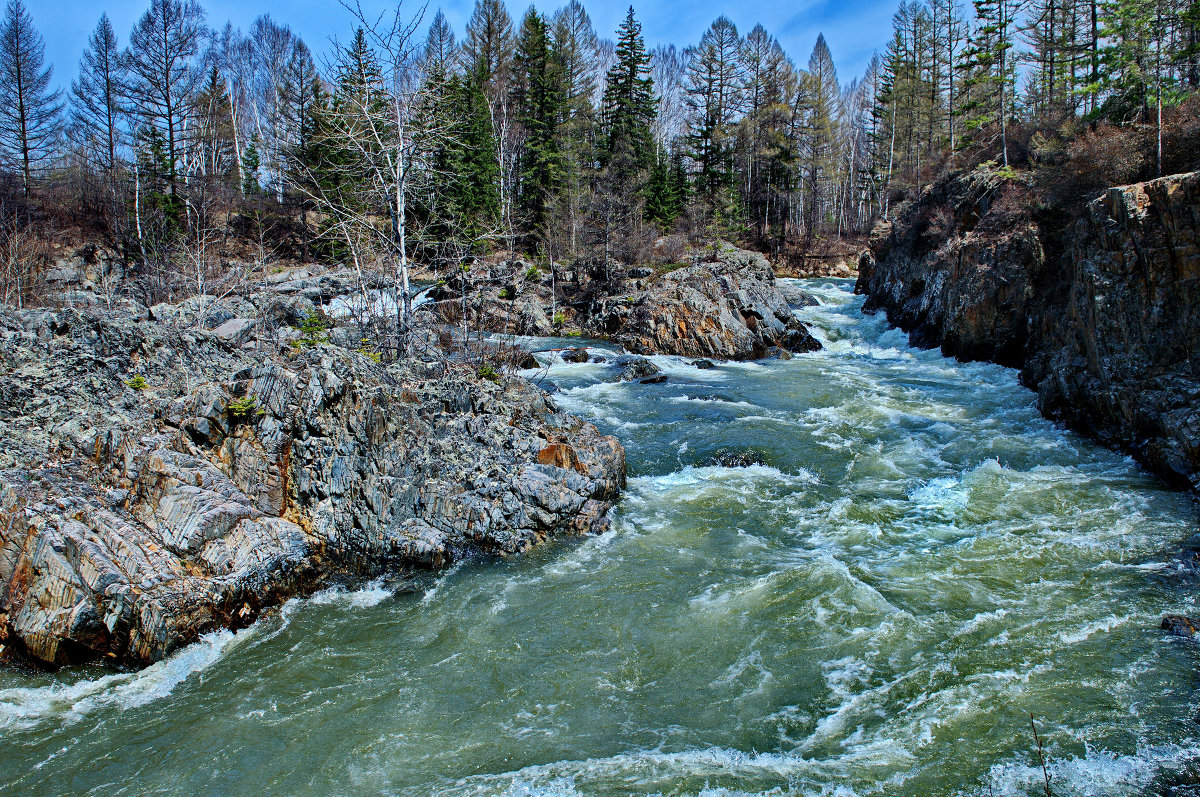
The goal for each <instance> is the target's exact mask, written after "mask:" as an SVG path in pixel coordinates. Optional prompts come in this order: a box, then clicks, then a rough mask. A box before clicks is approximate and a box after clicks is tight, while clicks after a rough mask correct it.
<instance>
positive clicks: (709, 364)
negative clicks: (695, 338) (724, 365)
mask: <svg viewBox="0 0 1200 797" xmlns="http://www.w3.org/2000/svg"><path fill="white" fill-rule="evenodd" d="M692 367H694V368H699V369H700V370H701V371H711V370H713V369H714V368H716V367H717V366H716V364H715V363H714V362H713V361H712V360H693V361H692Z"/></svg>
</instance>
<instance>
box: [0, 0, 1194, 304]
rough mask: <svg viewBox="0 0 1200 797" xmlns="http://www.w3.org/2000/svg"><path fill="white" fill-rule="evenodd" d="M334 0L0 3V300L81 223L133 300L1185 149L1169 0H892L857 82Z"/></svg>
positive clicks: (720, 49) (488, 6)
mask: <svg viewBox="0 0 1200 797" xmlns="http://www.w3.org/2000/svg"><path fill="white" fill-rule="evenodd" d="M389 13H390V12H389ZM353 16H354V14H353V13H352V12H351V11H347V30H352V31H353V34H352V35H351V36H350V38H349V39H347V40H345V41H342V42H340V43H339V44H338V45H337V46H336V47H334V48H326V49H327V50H328V51H327V52H317V51H314V50H313V49H310V47H309V46H308V45H306V44H305V42H303V41H301V40H300V38H299V37H297V36H296V35H295V34H294V33H293V32H292V31H291V30H289V28H288V26H287V24H286V20H276V19H273V18H272V17H270V16H262V17H260V18H259V19H257V20H256V21H255V22H254V24H253V25H252V26H251V27H250V28H249V29H248V30H245V31H242V30H238V29H234V28H233V27H231V26H230V25H229V24H224V25H221V24H220V22H219V21H218V20H213V19H210V18H209V17H208V16H207V15H206V13H205V10H204V8H203V7H202V6H201V5H200V4H199V3H197V2H195V0H153V2H152V3H151V5H150V7H149V8H148V9H147V10H146V11H145V14H144V15H143V16H142V17H141V19H140V20H139V21H138V23H137V24H136V26H135V27H134V28H133V30H131V31H128V32H125V31H117V30H114V28H113V26H112V24H111V23H110V22H109V20H108V18H107V16H104V15H102V16H101V17H100V19H99V20H98V21H97V24H96V28H95V31H94V32H93V33H92V35H91V37H90V39H89V41H88V45H87V49H86V50H85V51H84V52H83V53H81V54H80V60H79V63H78V65H77V66H75V65H68V64H55V65H52V64H49V63H47V62H46V59H45V54H44V49H45V48H44V45H43V41H42V38H41V35H40V33H39V30H38V25H39V24H43V25H44V24H46V23H47V20H46V19H41V20H39V19H36V18H35V17H34V15H33V14H31V12H30V9H29V8H28V7H26V6H25V5H24V3H23V2H21V0H11V2H9V3H8V5H7V7H6V9H5V11H4V18H3V26H2V31H0V37H2V44H0V92H2V94H3V99H4V101H3V103H0V153H2V157H3V161H2V168H3V174H2V180H3V183H2V185H0V251H3V253H4V255H3V261H2V264H0V268H2V272H0V285H2V286H3V288H2V290H3V294H2V296H0V299H2V300H3V302H4V303H5V304H7V305H10V306H11V305H18V304H21V303H23V302H28V301H30V300H31V299H35V297H36V296H37V293H38V288H37V286H38V275H39V272H40V270H42V269H44V268H45V267H46V264H47V263H49V262H50V259H51V255H52V251H51V250H52V249H53V246H54V243H55V242H56V241H59V242H61V241H64V240H70V241H76V242H79V241H88V242H101V243H102V245H103V246H104V247H105V248H106V250H108V251H110V252H112V253H114V254H115V255H116V257H115V259H114V263H119V264H120V266H119V267H120V271H121V273H120V275H117V276H114V278H113V285H114V286H117V285H119V286H120V290H126V291H127V290H135V291H137V292H138V293H139V300H140V301H143V302H146V303H153V302H155V301H161V300H165V299H168V298H171V297H176V296H179V295H184V294H186V293H187V292H189V291H191V292H201V293H203V291H204V290H205V286H204V280H205V279H206V274H207V272H206V268H205V267H203V263H204V262H206V261H208V260H213V261H214V262H215V261H216V260H219V259H220V258H221V257H222V256H224V255H226V254H228V253H230V252H240V253H241V254H242V255H244V256H245V257H244V258H243V259H245V258H249V259H250V260H253V259H254V258H258V259H259V260H260V261H261V260H269V259H273V258H287V259H298V260H306V259H318V258H319V259H322V260H334V261H340V262H344V263H347V264H353V265H356V266H359V267H360V268H367V267H372V268H374V267H381V264H382V267H384V268H388V269H390V268H393V267H395V268H397V269H400V270H403V271H404V272H405V274H407V269H408V268H409V267H410V265H419V266H421V267H423V268H431V269H433V270H442V269H445V268H453V267H455V266H456V264H460V263H462V262H463V260H464V258H470V257H474V256H477V255H480V254H486V253H489V252H497V251H503V252H512V253H523V254H527V255H530V256H534V257H540V258H543V259H545V260H547V261H553V262H571V261H578V260H586V261H606V260H608V259H612V260H615V261H619V262H626V263H633V262H640V261H645V260H646V259H648V258H649V257H650V256H651V254H652V252H653V250H654V248H655V245H656V241H657V242H659V246H660V249H661V248H662V241H661V238H662V236H669V238H668V242H667V244H668V245H667V249H668V257H669V256H670V255H671V252H670V250H671V249H672V248H674V249H681V248H682V247H683V246H685V245H686V243H687V242H689V241H696V240H704V239H713V238H723V239H728V240H734V241H737V242H739V243H741V244H743V245H745V246H748V247H752V248H755V249H759V250H761V251H764V252H767V253H769V254H771V255H772V257H773V258H774V259H775V260H776V262H781V263H789V262H790V263H795V264H803V262H804V259H805V258H806V257H818V256H821V255H822V254H829V253H831V252H832V253H835V254H836V253H839V252H851V251H853V250H854V249H855V248H857V247H858V246H859V245H860V244H861V241H862V236H863V235H864V234H865V233H866V232H867V231H868V230H869V228H870V225H871V224H872V223H873V222H874V221H875V220H877V219H879V218H885V217H888V215H889V212H890V209H891V208H892V206H894V205H895V203H896V202H897V201H898V200H899V199H901V198H902V197H903V196H904V195H905V194H906V192H909V191H912V190H915V189H917V188H919V186H920V185H921V184H923V183H927V182H929V181H930V180H932V179H934V178H935V177H936V176H937V175H938V174H939V173H942V172H944V171H945V170H947V169H952V168H958V167H974V166H977V165H979V164H986V163H992V164H995V167H996V168H997V169H1008V170H1013V169H1025V168H1032V169H1033V170H1035V171H1036V172H1037V173H1040V174H1051V175H1053V181H1054V185H1055V186H1056V190H1058V191H1060V192H1062V193H1067V194H1071V195H1075V194H1078V193H1079V192H1080V190H1087V189H1099V188H1102V187H1104V186H1106V185H1111V184H1115V183H1119V182H1122V181H1132V180H1135V179H1142V178H1146V177H1153V176H1155V175H1158V174H1162V173H1164V172H1170V171H1182V170H1184V169H1186V168H1189V167H1192V166H1194V165H1195V161H1196V159H1197V149H1198V145H1197V144H1196V143H1195V142H1196V141H1197V139H1198V138H1200V136H1198V135H1197V133H1198V131H1200V128H1198V126H1197V125H1198V122H1197V114H1198V111H1197V104H1196V102H1195V101H1194V98H1193V97H1192V95H1193V93H1194V92H1195V90H1196V88H1197V87H1198V86H1200V4H1198V3H1197V0H1167V2H1152V0H1028V1H1027V2H1016V1H1015V0H976V2H975V3H974V5H973V6H971V5H968V4H966V3H963V2H961V0H931V2H904V3H902V4H901V5H900V8H899V9H898V10H897V12H896V14H895V17H894V26H893V27H894V30H893V35H892V39H891V40H890V41H888V42H881V43H880V49H879V51H878V54H877V56H876V57H875V58H874V59H873V60H872V61H871V63H870V65H869V66H868V68H867V69H866V71H865V73H864V74H861V75H839V74H838V73H837V70H836V69H835V67H834V58H833V54H832V53H831V52H830V49H829V47H828V46H827V44H826V41H825V39H824V37H823V36H817V38H816V40H815V42H814V44H813V47H812V51H811V53H808V54H807V55H805V54H802V53H787V52H784V50H783V49H782V47H781V46H780V44H779V42H778V41H777V40H776V39H775V38H774V37H773V36H772V35H771V33H770V31H769V30H768V29H767V28H765V27H764V26H762V25H758V26H756V27H755V28H754V29H753V30H750V31H739V30H738V29H737V28H736V27H735V26H734V24H733V23H732V22H731V21H730V20H729V19H728V18H726V17H724V16H722V17H719V18H718V19H716V20H715V21H714V22H713V23H712V25H711V27H709V28H708V30H707V31H705V33H704V34H703V36H702V37H701V39H700V41H698V42H695V43H690V44H688V43H682V42H681V43H679V44H678V45H667V46H659V47H656V48H654V49H652V50H650V49H647V46H646V44H645V39H644V37H643V33H642V30H641V26H640V25H639V22H638V19H637V13H636V9H634V8H630V9H629V12H628V14H627V16H626V17H625V20H624V22H623V23H622V24H621V25H620V28H619V29H618V30H616V31H613V32H611V35H612V38H611V39H609V38H605V35H606V34H608V33H609V32H608V31H596V30H595V29H594V27H593V25H592V23H591V20H590V18H589V16H588V12H587V10H586V8H585V6H584V5H583V4H582V2H580V0H571V2H569V3H568V4H567V5H565V6H564V7H562V8H561V9H559V10H558V11H556V12H555V13H553V14H546V15H543V14H540V13H538V12H536V11H535V10H533V9H530V10H529V11H528V12H527V13H526V14H525V15H524V16H523V17H522V18H521V19H513V18H511V17H510V15H509V12H508V11H507V10H506V7H505V5H504V3H502V2H500V0H479V1H478V2H477V4H476V6H475V9H474V13H473V14H472V16H471V19H470V22H469V23H468V25H467V26H466V29H465V30H462V31H455V30H453V29H452V28H451V27H450V25H449V24H448V23H447V21H446V19H445V17H444V16H443V15H442V14H441V13H434V14H432V15H431V16H430V17H426V16H423V15H422V14H415V15H414V14H410V12H409V9H407V8H405V7H403V6H401V7H399V8H397V9H396V10H395V13H394V15H391V16H385V17H383V18H379V19H372V18H369V17H367V16H366V15H363V14H361V13H360V14H358V16H359V17H360V18H359V19H357V20H354V19H352V17H353ZM54 70H66V71H71V72H72V75H71V78H70V84H69V89H57V88H55V86H56V85H58V84H59V83H61V84H63V85H64V86H65V85H66V80H65V76H62V71H54ZM56 77H59V78H60V79H59V80H57V81H56V80H55V78H56ZM115 267H116V266H114V268H115ZM118 276H119V278H118ZM114 289H115V288H114Z"/></svg>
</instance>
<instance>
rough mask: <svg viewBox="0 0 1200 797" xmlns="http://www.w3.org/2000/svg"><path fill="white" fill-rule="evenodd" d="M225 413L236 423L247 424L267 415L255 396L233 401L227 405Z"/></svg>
mask: <svg viewBox="0 0 1200 797" xmlns="http://www.w3.org/2000/svg"><path fill="white" fill-rule="evenodd" d="M225 413H226V414H227V415H228V416H229V420H231V421H233V422H234V423H247V422H249V421H252V420H254V418H256V417H258V416H259V415H265V414H266V410H264V409H263V408H262V407H260V406H258V399H257V398H255V397H254V396H245V397H243V398H237V399H233V400H232V401H230V402H229V403H228V404H226V405H225Z"/></svg>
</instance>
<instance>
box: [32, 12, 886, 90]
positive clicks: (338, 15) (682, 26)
mask: <svg viewBox="0 0 1200 797" xmlns="http://www.w3.org/2000/svg"><path fill="white" fill-rule="evenodd" d="M25 2H26V4H27V6H28V8H29V10H30V11H31V12H32V14H33V18H34V24H35V25H37V27H38V29H39V30H40V31H41V32H42V35H43V36H44V37H45V39H46V57H47V59H48V60H49V61H51V62H52V63H53V64H54V77H55V83H57V84H58V85H60V86H63V87H65V86H66V85H68V84H69V83H70V81H71V80H72V79H73V78H74V77H75V74H76V72H77V70H78V68H79V56H80V54H81V53H82V52H83V48H84V46H85V44H86V43H87V37H88V35H89V34H90V33H91V31H92V29H93V28H95V26H96V21H97V20H98V19H99V18H100V14H101V13H102V12H107V13H108V16H109V18H110V19H111V20H112V22H113V27H114V28H115V29H116V32H117V36H118V37H119V39H120V42H121V45H122V46H124V45H125V43H126V42H127V40H128V38H129V31H130V29H131V28H132V27H133V25H134V23H135V22H136V21H137V19H138V17H140V16H141V15H142V13H143V12H144V11H145V9H146V7H147V6H148V5H149V0H25ZM202 5H203V6H204V8H205V10H206V11H207V12H208V23H209V25H211V26H213V27H220V26H223V25H224V24H225V21H226V20H229V21H231V22H232V23H233V24H234V26H235V27H240V28H242V29H243V30H244V29H246V28H248V27H249V25H250V23H251V22H252V21H253V20H254V18H255V17H257V16H258V15H260V14H270V15H271V16H272V18H274V19H275V20H276V21H278V22H282V23H285V24H287V25H289V26H290V27H291V28H292V29H293V30H295V31H297V32H298V33H299V34H300V35H301V36H302V37H303V38H304V40H305V41H306V42H307V43H308V45H309V47H311V48H312V50H313V51H314V53H317V54H323V53H325V52H326V51H327V50H328V49H329V41H330V38H331V37H332V36H338V37H339V38H341V39H345V38H346V36H347V34H348V33H349V32H350V31H351V29H352V26H351V19H350V15H349V13H348V12H347V11H346V10H345V9H344V8H342V6H341V5H340V4H339V3H338V2H337V0H290V2H279V0H275V1H274V2H272V0H202ZM390 5H391V4H390V3H384V2H377V1H376V0H363V7H364V8H365V9H367V10H368V11H369V12H371V11H379V10H382V9H384V8H388V7H390ZM405 5H406V6H407V7H408V8H410V9H412V10H413V11H416V10H417V9H419V8H420V5H419V4H418V3H416V2H413V0H406V2H405ZM473 5H474V0H445V1H444V2H442V3H441V4H440V7H441V9H442V11H443V12H444V13H445V14H446V18H447V19H448V20H449V21H450V24H451V25H453V26H454V32H455V34H456V35H458V36H459V37H460V38H461V36H462V32H463V28H464V27H465V26H466V23H467V19H468V18H469V17H470V15H471V8H472V7H473ZM534 5H535V6H536V7H537V8H538V10H540V11H544V12H553V11H554V10H555V9H556V8H558V6H559V5H561V3H559V2H558V0H540V1H539V2H536V3H534ZM584 5H585V6H586V7H587V10H588V13H589V14H590V15H591V17H592V23H593V24H594V25H595V27H596V32H597V33H598V34H599V35H600V36H601V37H603V38H614V34H615V32H616V29H617V25H619V24H620V22H621V20H622V19H623V18H624V16H625V12H626V10H627V9H628V7H629V3H628V0H621V1H620V2H612V1H611V0H608V1H606V0H592V2H588V0H584ZM438 7H439V6H438V4H437V3H436V2H430V3H429V6H428V11H427V12H426V19H427V20H428V19H431V18H432V17H433V14H434V12H435V11H436V10H437V8H438ZM527 7H528V5H527V3H526V2H525V0H518V1H517V2H513V0H508V8H509V12H510V13H511V14H512V16H513V18H514V20H519V19H520V17H521V15H522V14H523V13H524V11H525V9H526V8H527ZM634 9H635V11H636V13H637V17H638V19H639V21H641V23H642V29H643V33H644V34H645V37H646V42H647V45H648V46H650V47H653V46H655V45H657V44H675V45H677V46H679V47H683V46H686V45H688V44H694V43H695V42H696V41H698V40H699V39H700V35H701V34H702V33H703V32H704V30H705V29H706V28H707V27H708V26H709V25H710V24H711V23H712V21H713V20H714V19H716V18H717V17H718V16H720V15H721V14H726V15H727V16H729V17H730V18H731V19H732V20H733V21H734V23H735V24H737V26H738V30H739V31H740V32H741V33H743V34H745V33H748V32H749V31H750V29H751V28H753V27H754V25H755V24H757V23H759V22H761V23H762V24H763V25H764V26H765V27H766V28H767V30H768V31H769V32H770V33H772V34H773V35H775V36H776V37H777V38H778V39H779V40H780V42H781V43H782V44H783V47H784V49H785V50H787V52H788V54H789V55H790V56H791V57H792V59H793V60H795V62H796V63H797V65H798V66H800V67H803V66H804V65H805V64H806V63H807V62H808V56H809V53H810V52H812V46H813V43H814V42H815V41H816V39H817V34H818V33H824V34H825V38H826V40H827V41H828V42H829V48H830V50H832V52H833V58H834V62H835V63H836V65H837V68H838V77H839V78H840V79H841V80H842V81H843V82H847V81H849V80H850V79H851V78H853V77H854V76H855V75H858V74H861V73H862V70H863V68H864V67H865V66H866V64H867V62H868V61H869V60H870V59H871V55H872V53H874V52H875V51H877V50H878V51H880V52H882V50H883V47H884V45H885V44H886V43H887V41H888V39H889V38H890V32H891V17H892V14H893V13H894V12H895V10H896V4H895V3H894V2H890V0H761V1H760V2H736V3H735V2H728V0H726V2H715V1H714V0H695V1H694V2H684V1H682V0H680V1H678V2H646V1H645V0H643V2H640V3H637V2H635V3H634Z"/></svg>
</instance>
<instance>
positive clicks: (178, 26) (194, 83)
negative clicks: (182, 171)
mask: <svg viewBox="0 0 1200 797" xmlns="http://www.w3.org/2000/svg"><path fill="white" fill-rule="evenodd" d="M203 34H204V11H203V10H202V9H201V8H200V6H199V4H198V3H196V2H195V0H151V3H150V8H149V10H147V11H146V13H145V14H143V15H142V18H141V20H139V21H138V23H137V25H136V26H135V27H134V29H133V33H132V34H131V35H130V37H129V49H128V50H127V56H126V57H127V59H128V64H129V73H130V80H129V84H128V87H127V89H126V92H125V93H126V96H127V97H128V99H129V102H130V105H131V107H132V110H133V112H134V113H135V114H136V115H137V116H138V118H139V121H140V122H141V123H142V124H144V125H150V126H153V127H154V128H156V129H157V130H158V131H159V132H160V133H161V134H162V136H163V139H164V140H165V142H166V148H167V153H166V154H167V161H168V168H169V174H168V175H167V190H168V191H169V192H170V193H171V194H172V195H178V194H179V193H180V192H179V186H178V178H179V165H180V162H181V160H182V155H183V150H184V146H185V139H184V132H185V130H186V128H187V123H188V121H189V118H190V116H191V113H192V110H193V107H192V106H193V102H194V99H195V97H196V95H197V92H196V89H197V87H198V85H199V83H200V81H201V79H202V78H203V72H202V70H201V69H199V68H198V64H197V62H196V56H197V54H198V52H199V48H200V42H201V37H202V36H203Z"/></svg>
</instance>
